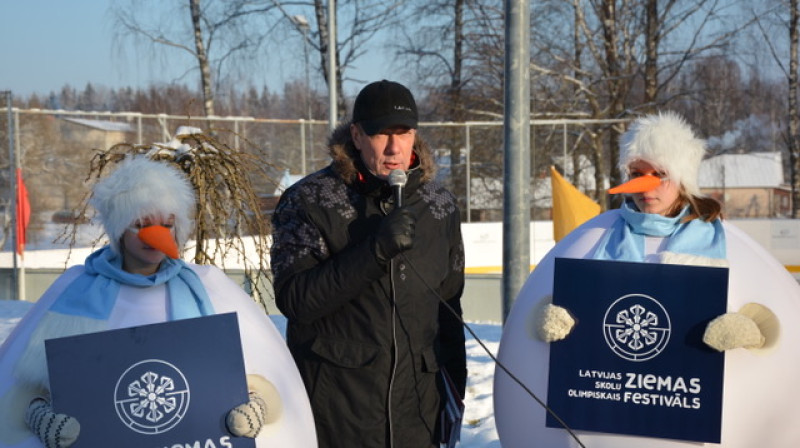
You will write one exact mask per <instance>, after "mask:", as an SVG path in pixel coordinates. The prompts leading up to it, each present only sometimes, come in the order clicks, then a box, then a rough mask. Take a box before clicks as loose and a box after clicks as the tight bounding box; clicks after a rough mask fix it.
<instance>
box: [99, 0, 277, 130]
mask: <svg viewBox="0 0 800 448" xmlns="http://www.w3.org/2000/svg"><path fill="white" fill-rule="evenodd" d="M158 1H159V3H161V0H158ZM247 3H248V2H224V1H220V0H207V1H205V2H203V3H201V1H200V0H189V1H188V2H187V3H185V4H184V3H183V1H180V2H175V10H174V13H173V14H167V15H163V16H161V17H154V16H153V11H159V12H160V11H162V10H163V5H162V6H161V7H152V8H150V7H148V5H146V4H144V3H143V2H142V1H132V0H131V1H130V3H127V4H121V5H118V6H116V7H114V9H113V10H112V11H113V14H114V16H115V20H116V22H117V24H118V25H119V27H118V29H119V31H118V35H117V36H116V38H117V39H118V40H120V41H124V40H126V39H127V38H128V37H129V36H130V37H133V38H134V39H136V40H137V41H144V42H146V43H148V44H150V45H151V47H150V49H149V51H148V53H153V52H156V47H157V48H161V49H163V48H169V49H174V50H178V52H179V53H181V54H183V55H188V56H189V57H190V58H191V59H192V60H193V61H194V64H193V67H192V65H191V64H189V65H187V66H186V67H187V69H186V71H185V72H184V74H183V75H182V77H184V76H187V75H188V74H190V73H194V72H196V73H199V75H198V76H199V84H200V87H201V89H202V93H203V110H204V113H205V114H206V115H207V116H210V115H214V96H215V92H216V91H217V90H218V89H219V86H220V83H221V80H222V79H223V78H224V76H223V75H224V73H227V72H228V71H235V70H242V69H246V67H247V66H248V65H249V61H252V59H253V58H252V54H254V53H255V54H257V49H258V48H260V46H261V45H262V43H263V42H264V41H265V39H266V36H267V34H268V31H269V30H270V29H271V26H269V24H270V20H271V19H272V16H271V15H270V14H269V11H270V10H271V9H273V6H272V5H268V6H267V7H251V6H250V5H248V4H247ZM181 4H183V7H181V6H180V5H181ZM181 17H184V18H188V19H189V20H188V21H187V20H180V18H181ZM259 21H263V22H264V24H262V25H261V26H258V27H256V28H257V29H258V31H257V32H254V31H252V30H253V27H254V24H255V22H259ZM265 30H267V31H265ZM150 57H152V54H150ZM167 59H168V60H169V61H170V64H171V65H176V63H175V62H173V61H175V60H179V61H182V59H180V58H177V57H174V56H173V54H172V53H170V55H169V56H168V57H167ZM180 64H181V62H178V63H177V65H180Z"/></svg>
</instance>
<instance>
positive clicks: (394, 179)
mask: <svg viewBox="0 0 800 448" xmlns="http://www.w3.org/2000/svg"><path fill="white" fill-rule="evenodd" d="M407 180H408V176H407V175H406V172H405V171H403V170H392V171H391V172H390V173H389V186H390V187H392V190H394V204H395V205H394V206H395V207H396V208H400V207H402V206H403V187H405V186H406V181H407Z"/></svg>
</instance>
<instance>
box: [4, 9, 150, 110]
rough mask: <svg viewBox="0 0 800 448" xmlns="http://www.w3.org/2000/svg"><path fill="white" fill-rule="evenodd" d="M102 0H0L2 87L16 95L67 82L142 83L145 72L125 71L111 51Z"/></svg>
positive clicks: (108, 21)
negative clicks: (1, 20) (1, 19)
mask: <svg viewBox="0 0 800 448" xmlns="http://www.w3.org/2000/svg"><path fill="white" fill-rule="evenodd" d="M108 4H109V2H108V1H106V0H75V1H66V0H62V1H57V0H25V1H16V0H2V1H0V17H2V18H3V24H2V26H0V42H3V45H0V61H2V62H0V64H2V67H3V68H2V70H0V89H2V90H11V91H12V92H13V93H14V94H15V95H28V94H30V93H33V92H41V93H47V92H49V91H56V92H57V91H58V90H60V89H61V87H62V86H64V85H65V84H70V85H72V86H73V87H76V88H83V87H85V86H86V83H88V82H91V83H92V84H102V85H106V86H108V87H121V86H125V85H131V86H140V85H146V84H147V83H148V81H150V80H151V79H152V77H151V76H149V75H147V71H146V70H134V71H131V70H125V69H124V67H123V65H125V64H120V61H119V60H117V58H115V56H114V53H112V38H113V36H112V30H111V22H112V20H111V19H110V18H109V17H108Z"/></svg>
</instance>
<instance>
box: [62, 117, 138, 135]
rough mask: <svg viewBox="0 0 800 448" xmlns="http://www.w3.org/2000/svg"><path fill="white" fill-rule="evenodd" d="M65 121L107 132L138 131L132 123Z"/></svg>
mask: <svg viewBox="0 0 800 448" xmlns="http://www.w3.org/2000/svg"><path fill="white" fill-rule="evenodd" d="M64 121H69V122H70V123H75V124H79V125H82V126H87V127H90V128H92V129H97V130H100V131H107V132H134V131H135V130H136V128H135V127H133V126H132V125H131V124H130V123H125V122H120V121H108V120H89V119H86V118H64Z"/></svg>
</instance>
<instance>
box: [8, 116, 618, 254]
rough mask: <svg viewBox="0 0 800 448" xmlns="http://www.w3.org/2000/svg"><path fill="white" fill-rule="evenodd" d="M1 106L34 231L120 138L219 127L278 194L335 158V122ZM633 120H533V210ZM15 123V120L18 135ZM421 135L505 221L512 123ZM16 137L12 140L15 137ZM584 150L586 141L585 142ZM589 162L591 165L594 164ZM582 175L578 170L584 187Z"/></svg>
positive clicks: (445, 169)
mask: <svg viewBox="0 0 800 448" xmlns="http://www.w3.org/2000/svg"><path fill="white" fill-rule="evenodd" d="M3 106H5V105H0V112H1V113H0V135H2V137H3V140H2V141H4V142H5V141H9V142H11V141H13V145H14V148H12V149H13V150H11V151H8V152H7V153H5V154H3V153H0V210H9V209H10V205H11V204H10V202H9V200H8V199H9V198H10V197H11V195H10V194H9V192H10V191H11V188H12V187H13V185H12V177H11V176H10V171H9V170H8V169H3V167H6V168H7V167H8V166H9V162H12V161H11V160H10V159H11V158H13V157H14V155H16V157H17V158H18V161H19V165H20V166H21V168H22V171H23V173H24V176H25V182H26V185H27V187H28V191H29V194H30V197H31V202H32V209H33V210H34V217H33V219H32V222H31V226H32V227H31V237H32V239H33V241H34V242H35V241H36V232H37V231H38V230H39V229H40V228H41V226H42V225H43V223H44V222H46V221H48V220H52V219H54V218H55V217H56V216H57V214H58V213H62V214H64V213H69V211H70V210H72V209H73V208H74V207H76V206H77V205H78V202H80V200H81V198H83V197H84V195H85V194H86V191H87V186H86V185H84V182H83V180H84V178H85V175H86V173H88V162H89V160H90V159H91V157H92V155H93V153H94V152H95V151H98V150H106V149H108V148H110V147H111V146H113V145H114V144H117V143H123V142H125V143H132V144H150V143H154V142H168V141H169V140H170V139H171V138H172V136H173V135H174V133H175V131H176V130H177V129H178V128H179V127H180V126H192V127H196V128H200V129H201V130H203V132H213V133H214V135H215V137H216V138H217V139H218V140H220V141H223V142H224V143H225V144H226V145H228V146H229V147H231V148H234V149H236V150H241V151H254V152H257V153H258V154H259V155H261V156H263V157H265V158H266V159H267V161H268V163H269V164H270V165H271V166H273V167H274V170H275V177H276V178H274V179H256V184H257V188H259V189H260V191H261V192H262V193H263V194H265V195H269V194H271V193H272V192H273V191H274V189H275V187H276V184H277V183H278V182H279V180H280V179H279V177H280V175H281V174H282V173H284V172H289V173H291V174H295V175H304V174H307V173H309V172H313V171H315V170H317V169H320V168H322V167H324V166H325V165H327V164H328V163H329V157H328V152H327V148H326V145H327V139H328V136H329V128H328V122H327V121H325V120H305V119H297V120H292V119H267V118H255V117H233V116H231V117H188V116H181V115H168V114H143V113H137V112H98V111H65V110H41V109H18V108H10V109H9V107H8V106H5V107H3ZM624 121H625V120H533V121H532V123H531V130H532V138H531V146H532V148H531V157H532V160H531V169H532V173H531V179H532V186H531V188H532V192H533V203H532V204H531V217H532V218H534V219H547V218H549V207H550V202H549V201H550V198H549V177H548V174H547V172H548V171H547V169H548V167H549V166H550V165H552V164H557V165H559V166H562V167H568V169H567V171H568V172H575V173H576V176H577V172H578V171H580V170H581V169H583V170H584V171H585V173H588V172H590V171H591V169H592V167H591V166H586V164H587V162H586V160H588V158H587V157H585V156H584V157H583V158H582V159H581V160H583V162H579V163H581V164H582V165H584V166H582V167H579V168H578V169H572V168H571V167H572V165H573V164H574V163H573V162H572V160H578V159H575V158H574V157H573V156H574V155H576V154H577V153H578V152H580V151H583V152H586V151H587V149H586V142H587V141H589V138H588V137H587V136H588V135H593V134H594V135H596V134H597V133H602V132H605V131H607V130H608V128H609V127H611V126H614V125H617V124H619V123H621V122H624ZM9 122H11V124H12V126H11V128H10V131H11V133H10V134H9ZM420 133H421V135H423V137H424V138H425V139H426V140H427V141H428V142H429V143H430V146H431V148H433V150H434V153H435V156H436V159H437V162H438V165H439V167H440V169H439V180H440V181H442V182H444V183H445V184H446V185H447V186H448V187H449V188H450V189H451V191H453V192H454V193H455V194H456V195H457V196H458V197H459V201H460V206H461V209H462V212H463V218H464V221H465V222H470V221H487V220H491V221H498V220H502V204H503V182H502V179H503V157H504V154H503V141H502V140H503V123H502V122H501V121H470V122H462V123H454V122H423V123H420ZM6 137H10V138H6ZM581 148H583V149H581ZM587 170H588V171H587ZM581 179H590V181H591V180H593V176H591V178H590V177H587V176H585V175H581V176H579V177H576V178H575V183H576V184H578V185H579V187H580V188H583V189H590V188H593V187H591V186H589V185H583V184H582V183H584V182H583V181H582V180H581Z"/></svg>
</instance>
